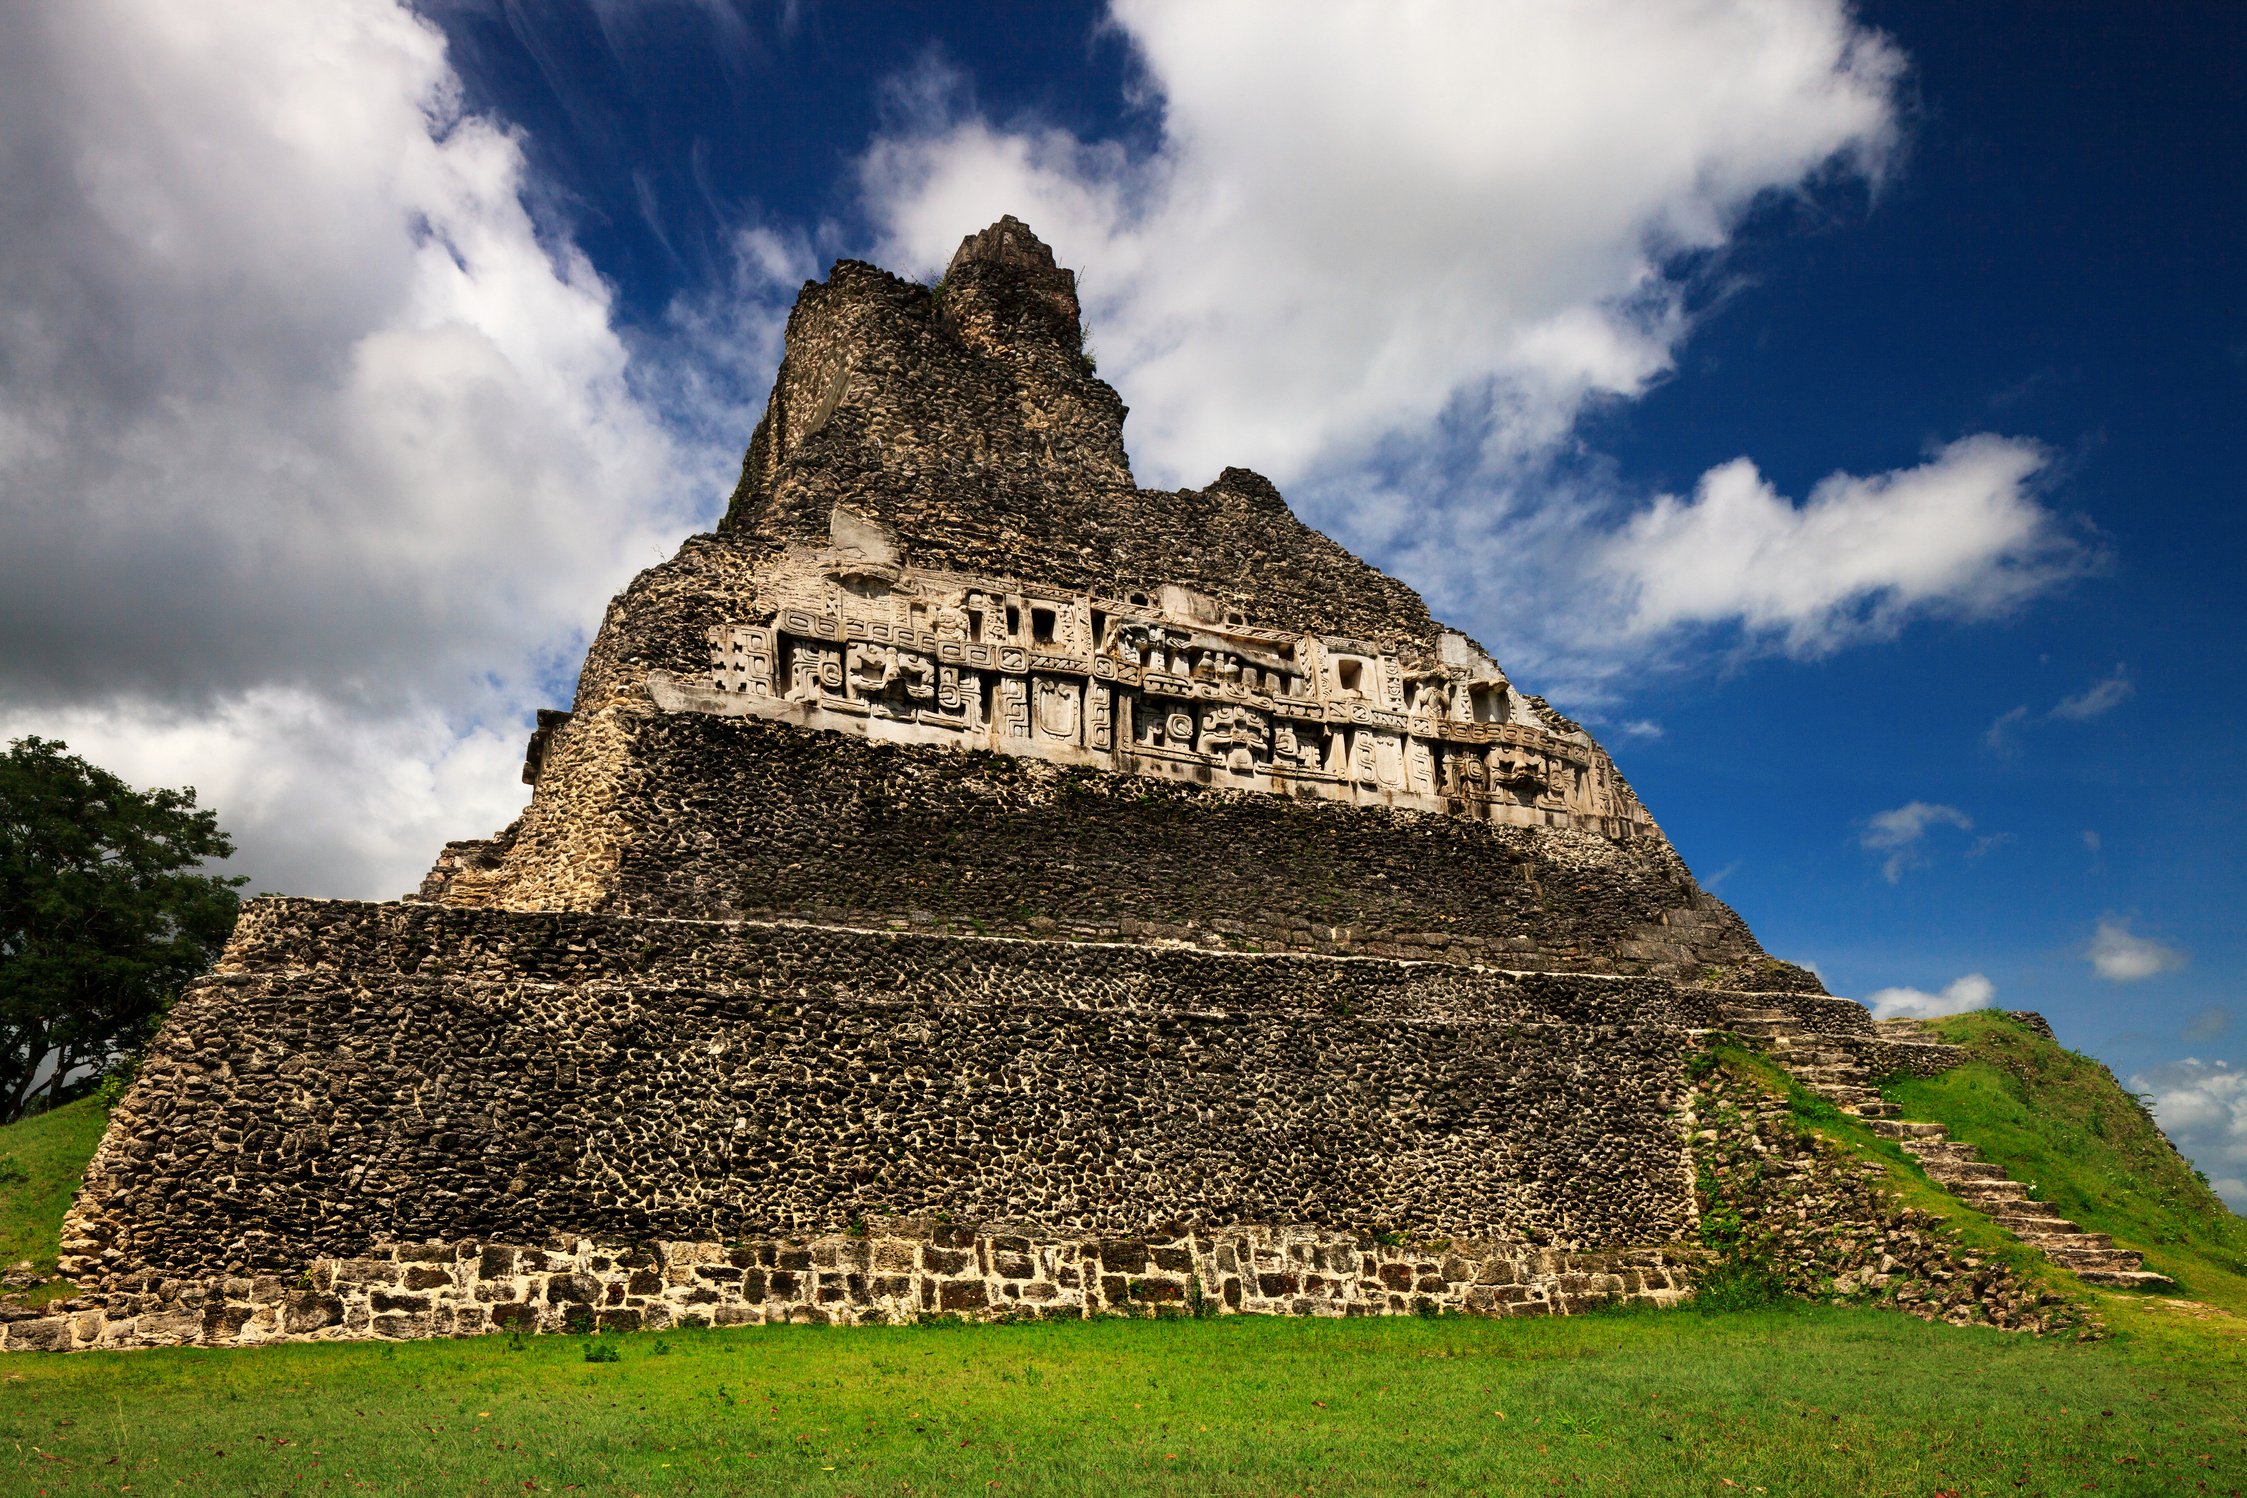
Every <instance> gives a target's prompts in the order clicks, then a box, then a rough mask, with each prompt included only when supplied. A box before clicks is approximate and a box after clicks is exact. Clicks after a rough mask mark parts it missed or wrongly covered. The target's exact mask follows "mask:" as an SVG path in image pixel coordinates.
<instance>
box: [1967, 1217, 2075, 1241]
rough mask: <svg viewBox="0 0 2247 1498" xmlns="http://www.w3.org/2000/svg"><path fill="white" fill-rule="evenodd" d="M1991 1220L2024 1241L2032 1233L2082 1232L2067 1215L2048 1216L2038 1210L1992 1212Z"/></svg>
mask: <svg viewBox="0 0 2247 1498" xmlns="http://www.w3.org/2000/svg"><path fill="white" fill-rule="evenodd" d="M1989 1218H1990V1221H1992V1222H1994V1223H1996V1224H1997V1225H1998V1226H1999V1227H2001V1228H2003V1229H2005V1231H2007V1232H2008V1233H2011V1234H2012V1235H2013V1236H2014V1237H2016V1238H2019V1239H2020V1240H2021V1241H2023V1242H2024V1243H2025V1242H2027V1241H2028V1237H2029V1235H2030V1234H2031V1233H2080V1232H2082V1231H2083V1228H2082V1226H2081V1225H2080V1224H2078V1223H2074V1222H2070V1221H2069V1220H2068V1219H2067V1218H2065V1217H2046V1216H2044V1215H2043V1214H2041V1213H2037V1212H1992V1213H1990V1214H1989Z"/></svg>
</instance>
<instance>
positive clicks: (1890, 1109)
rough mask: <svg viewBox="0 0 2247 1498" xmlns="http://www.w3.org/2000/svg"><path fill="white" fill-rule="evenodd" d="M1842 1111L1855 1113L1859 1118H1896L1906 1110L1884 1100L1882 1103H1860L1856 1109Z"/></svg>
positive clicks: (1845, 1108) (1848, 1108)
mask: <svg viewBox="0 0 2247 1498" xmlns="http://www.w3.org/2000/svg"><path fill="white" fill-rule="evenodd" d="M1841 1111H1842V1112H1844V1113H1854V1114H1856V1115H1857V1116H1858V1117H1859V1118H1894V1117H1895V1116H1896V1115H1897V1114H1899V1113H1901V1112H1903V1111H1904V1110H1903V1109H1902V1107H1900V1106H1899V1105H1897V1104H1895V1103H1891V1102H1888V1101H1886V1100H1885V1099H1884V1100H1882V1101H1880V1102H1873V1103H1859V1104H1857V1105H1856V1106H1855V1107H1844V1108H1843V1109H1842V1110H1841Z"/></svg>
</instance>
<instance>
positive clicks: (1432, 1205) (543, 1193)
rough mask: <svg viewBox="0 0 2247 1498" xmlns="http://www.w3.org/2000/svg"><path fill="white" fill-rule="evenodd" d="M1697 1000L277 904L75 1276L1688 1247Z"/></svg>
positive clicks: (103, 1171)
mask: <svg viewBox="0 0 2247 1498" xmlns="http://www.w3.org/2000/svg"><path fill="white" fill-rule="evenodd" d="M1801 1002H1809V1003H1816V1004H1820V1005H1839V1004H1840V1003H1841V1001H1836V1000H1830V999H1814V1000H1813V999H1804V1000H1802V1001H1801ZM1711 1003H1712V999H1711V997H1710V996H1709V995H1707V994H1705V993H1702V992H1700V991H1697V990H1691V989H1683V988H1678V987H1675V986H1673V985H1671V984H1670V983H1668V982H1666V981H1663V980H1659V979H1649V978H1612V977H1609V978H1599V977H1590V976H1582V975H1566V974H1516V973H1503V972H1496V971H1491V970H1486V969H1480V968H1473V967H1468V966H1464V965H1461V964H1456V963H1424V962H1401V961H1393V960H1380V959H1363V958H1334V957H1318V956H1302V955H1277V954H1275V955H1253V954H1223V953H1214V952H1208V951H1200V950H1193V949H1187V948H1174V947H1133V946H1121V945H1102V944H1092V943H1071V942H1031V941H1013V940H1005V939H995V938H993V939H984V938H972V937H944V936H935V935H919V934H910V933H879V932H865V931H856V930H844V929H834V928H826V927H817V926H799V925H786V924H759V923H748V922H743V923H702V922H678V921H654V920H635V919H630V918H619V917H606V916H598V915H571V914H553V913H543V914H517V913H509V912H499V911H479V910H466V909H452V908H445V907H438V906H426V905H410V904H392V905H369V904H353V903H340V902H335V903H331V902H318V901H303V900H277V899H267V900H260V901H257V902H255V903H254V904H253V905H252V906H250V907H249V909H248V911H247V913H246V915H245V917H244V920H243V922H242V926H241V928H240V930H239V932H238V934H237V936H236V938H235V941H234V944H233V946H232V947H231V948H230V951H229V954H228V958H227V960H226V962H225V963H224V964H223V965H222V969H221V971H220V972H219V973H218V974H217V975H216V976H214V977H213V978H212V979H210V980H207V981H206V982H204V983H203V984H201V985H200V986H198V987H197V988H195V989H194V990H192V991H191V992H190V993H189V994H188V995H187V997H186V998H185V999H184V1000H183V1001H182V1002H181V1004H180V1005H179V1006H178V1007H177V1009H176V1010H175V1011H174V1013H173V1014H172V1016H171V1018H170V1019H169V1020H168V1021H167V1023H166V1025H165V1027H164V1029H163V1031H162V1032H161V1034H160V1035H159V1037H158V1039H157V1040H156V1042H155V1044H154V1047H153V1049H152V1051H151V1053H150V1055H149V1057H148V1060H147V1061H146V1063H145V1064H144V1066H143V1067H142V1069H141V1072H140V1075H139V1077H138V1079H137V1080H136V1081H135V1083H134V1085H133V1086H132V1088H131V1089H130V1090H129V1092H128V1093H127V1095H126V1097H125V1098H124V1099H123V1100H122V1102H121V1104H120V1106H119V1110H118V1113H117V1116H116V1119H115V1121H114V1123H113V1125H112V1127H111V1129H110V1131H109V1134H108V1137H107V1139H106V1140H105V1142H104V1144H103V1146H102V1149H101V1151H100V1152H99V1153H98V1154H97V1156H96V1158H95V1160H94V1162H93V1165H92V1167H91V1168H90V1170H89V1175H88V1181H87V1186H86V1189H85V1191H84V1192H83V1193H82V1194H81V1197H80V1199H79V1202H78V1204H77V1206H76V1207H75V1208H74V1210H73V1213H72V1217H71V1220H70V1223H69V1224H68V1226H67V1228H66V1244H65V1247H66V1251H67V1252H68V1253H69V1254H70V1255H71V1256H72V1257H71V1259H70V1260H69V1264H68V1267H69V1269H70V1271H71V1272H72V1273H73V1274H74V1275H75V1276H76V1277H77V1278H78V1280H79V1282H80V1283H81V1284H100V1283H105V1282H108V1281H111V1280H114V1279H115V1278H116V1277H118V1276H127V1275H145V1274H148V1273H158V1274H164V1275H175V1276H195V1275H254V1274H261V1273H269V1274H282V1275H289V1276H294V1275H297V1274H300V1273H301V1272H303V1271H304V1270H305V1268H306V1266H307V1265H309V1264H310V1263H312V1262H313V1261H315V1260H318V1259H322V1258H350V1257H355V1256H359V1255H363V1254H364V1253H366V1252H367V1251H369V1250H370V1249H372V1248H374V1247H376V1246H377V1245H380V1244H384V1243H395V1242H400V1241H425V1240H442V1241H448V1242H450V1241H459V1240H463V1239H476V1240H491V1241H505V1242H515V1243H526V1242H529V1243H535V1242H541V1241H544V1240H545V1239H546V1238H547V1237H548V1236H549V1235H552V1234H555V1233H565V1234H574V1235H581V1236H587V1237H598V1238H604V1239H619V1240H630V1241H639V1242H652V1241H656V1240H704V1241H717V1242H723V1241H730V1240H734V1239H738V1238H743V1237H749V1236H760V1235H761V1236H775V1235H788V1234H818V1233H823V1232H842V1231H845V1230H847V1229H848V1228H849V1227H850V1226H851V1225H852V1224H853V1223H854V1222H860V1221H863V1220H865V1219H867V1218H869V1217H874V1216H880V1215H883V1214H908V1215H922V1216H932V1215H935V1214H944V1215H945V1216H947V1217H949V1218H950V1219H952V1220H956V1221H959V1222H963V1223H975V1224H985V1225H994V1224H996V1225H1003V1224H1015V1225H1018V1226H1021V1227H1024V1228H1027V1229H1032V1230H1036V1231H1040V1232H1044V1233H1046V1234H1048V1235H1049V1236H1051V1235H1054V1234H1063V1235H1074V1236H1083V1235H1108V1236H1114V1235H1119V1234H1124V1235H1130V1234H1144V1233H1145V1232H1147V1231H1149V1230H1152V1229H1156V1228H1163V1227H1200V1226H1225V1225H1231V1224H1258V1223H1263V1224H1273V1223H1277V1224H1292V1225H1299V1226H1306V1227H1318V1228H1326V1229H1332V1230H1336V1231H1343V1232H1352V1231H1364V1232H1370V1233H1390V1234H1396V1233H1410V1234H1413V1235H1416V1236H1420V1237H1429V1236H1443V1237H1458V1238H1475V1239H1492V1240H1503V1241H1508V1242H1512V1243H1516V1244H1529V1245H1537V1246H1551V1247H1560V1248H1571V1249H1602V1248H1613V1247H1619V1246H1626V1245H1643V1244H1649V1243H1657V1242H1664V1241H1669V1240H1673V1239H1675V1238H1677V1237H1678V1236H1679V1235H1680V1234H1682V1233H1684V1232H1685V1231H1686V1230H1687V1229H1688V1228H1689V1226H1690V1223H1691V1220H1692V1202H1691V1192H1690V1177H1689V1171H1688V1168H1687V1163H1686V1153H1685V1149H1684V1143H1683V1138H1682V1132H1681V1124H1680V1120H1679V1119H1678V1118H1677V1117H1676V1116H1675V1112H1674V1110H1675V1108H1676V1106H1677V1102H1678V1099H1679V1096H1680V1093H1681V1087H1682V1081H1683V1065H1684V1061H1685V1059H1686V1056H1687V1054H1688V1052H1689V1051H1690V1049H1691V1048H1692V1046H1693V1045H1694V1043H1695V1036H1694V1033H1693V1032H1695V1031H1696V1030H1698V1029H1700V1028H1702V1027H1704V1026H1706V1025H1708V1024H1709V1023H1711V1022H1712V1014H1711V1011H1710V1006H1711ZM1847 1007H1848V1008H1850V1009H1855V1006H1853V1005H1851V1006H1847ZM1862 1012H1863V1011H1862V1010H1856V1013H1858V1014H1860V1015H1861V1014H1862Z"/></svg>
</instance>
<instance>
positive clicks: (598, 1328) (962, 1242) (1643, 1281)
mask: <svg viewBox="0 0 2247 1498" xmlns="http://www.w3.org/2000/svg"><path fill="white" fill-rule="evenodd" d="M1694 1262H1695V1256H1694V1254H1693V1253H1692V1252H1691V1251H1690V1250H1686V1249H1682V1248H1659V1247H1656V1248H1640V1249H1626V1250H1615V1251H1610V1252H1603V1253H1573V1252H1566V1251H1562V1250H1557V1249H1538V1248H1533V1247H1530V1246H1528V1245H1526V1244H1521V1243H1487V1242H1482V1243H1470V1242H1456V1243H1455V1242H1447V1241H1441V1240H1438V1241H1434V1242H1428V1243H1401V1244H1400V1243H1389V1242H1384V1241H1382V1240H1379V1239H1376V1238H1373V1237H1370V1236H1367V1235H1364V1234H1350V1233H1337V1232H1331V1231H1326V1232H1322V1231H1319V1230H1316V1229H1306V1228H1275V1227H1268V1226H1242V1227H1235V1228H1227V1229H1215V1230H1204V1231H1198V1232H1181V1233H1173V1234H1157V1235H1149V1236H1144V1237H1138V1238H1122V1239H1103V1238H1091V1237H1083V1238H1054V1237H1042V1236H1038V1235H1035V1234H1032V1233H1027V1232H1009V1231H1005V1230H993V1229H990V1228H968V1227H959V1226H950V1225H945V1224H941V1223H936V1222H931V1221H926V1220H921V1221H913V1220H890V1221H876V1222H873V1223H871V1224H867V1225H865V1226H864V1227H863V1229H862V1230H861V1231H860V1232H857V1233H846V1234H835V1235H829V1236H824V1237H817V1238H808V1239H805V1238H797V1239H774V1238H765V1239H753V1240H745V1241H737V1242H733V1243H717V1242H656V1243H648V1244H620V1243H602V1242H597V1241H594V1240H591V1239H585V1238H576V1237H571V1236H567V1235H561V1236H556V1237H552V1238H549V1239H546V1240H544V1241H543V1242H540V1243H537V1244H508V1243H496V1242H479V1241H476V1240H473V1239H471V1240H467V1241H456V1242H433V1243H409V1244H385V1245H382V1246H380V1247H378V1248H376V1249H373V1250H370V1251H369V1252H368V1253H367V1254H365V1255H362V1256H360V1257H357V1258H350V1259H322V1260H319V1261H317V1262H316V1263H314V1264H313V1265H312V1267H311V1269H310V1270H309V1272H308V1273H306V1274H304V1275H303V1276H300V1277H299V1278H298V1279H297V1280H296V1281H294V1282H291V1281H288V1280H285V1279H284V1278H282V1277H281V1276H278V1275H261V1276H256V1277H239V1276H237V1277H224V1278H217V1279H212V1280H207V1281H180V1280H176V1279H167V1278H160V1277H157V1276H145V1277H143V1278H142V1279H141V1280H140V1281H138V1282H135V1283H127V1284H120V1285H119V1286H117V1287H115V1288H113V1289H112V1290H111V1291H110V1292H109V1293H108V1294H107V1295H105V1296H100V1297H90V1298H89V1299H88V1300H87V1301H86V1302H84V1303H80V1304H76V1305H74V1306H73V1307H72V1308H71V1309H69V1310H65V1311H60V1312H56V1313H53V1314H49V1315H44V1316H26V1317H23V1318H21V1319H19V1320H17V1321H15V1322H12V1323H9V1324H7V1325H6V1326H5V1327H0V1348H5V1349H6V1350H8V1351H27V1350H48V1351H72V1350H78V1349H84V1348H92V1347H150V1346H176V1345H188V1344H193V1345H203V1346H253V1345H257V1344H259V1343H265V1342H293V1341H340V1340H357V1339H362V1338H407V1337H450V1336H473V1335H477V1334H481V1333H492V1332H523V1333H532V1332H565V1333H570V1332H574V1333H586V1332H612V1331H643V1330H644V1331H663V1330H667V1329H669V1328H672V1327H680V1326H741V1325H752V1324H758V1323H765V1322H784V1321H794V1322H816V1323H837V1324H850V1325H881V1324H897V1323H904V1322H911V1321H916V1320H920V1319H923V1318H927V1317H939V1316H941V1317H958V1318H963V1319H969V1320H1010V1319H1017V1318H1034V1317H1067V1318H1079V1317H1086V1316H1102V1315H1124V1316H1165V1315H1188V1316H1215V1315H1236V1314H1252V1315H1279V1316H1287V1315H1294V1316H1365V1315H1403V1314H1421V1315H1427V1314H1435V1313H1446V1314H1451V1313H1461V1314H1475V1315H1490V1316H1549V1315H1568V1314H1571V1313H1575V1312H1580V1311H1585V1310H1589V1309H1591V1308H1593V1307H1594V1306H1597V1305H1601V1304H1604V1303H1608V1302H1618V1301H1636V1302H1641V1303H1645V1304H1652V1305H1669V1304H1673V1303H1675V1302H1676V1301H1678V1300H1680V1299H1682V1298H1684V1296H1685V1295H1686V1294H1687V1293H1688V1285H1689V1281H1690V1275H1691V1272H1692V1268H1693V1264H1694Z"/></svg>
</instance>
